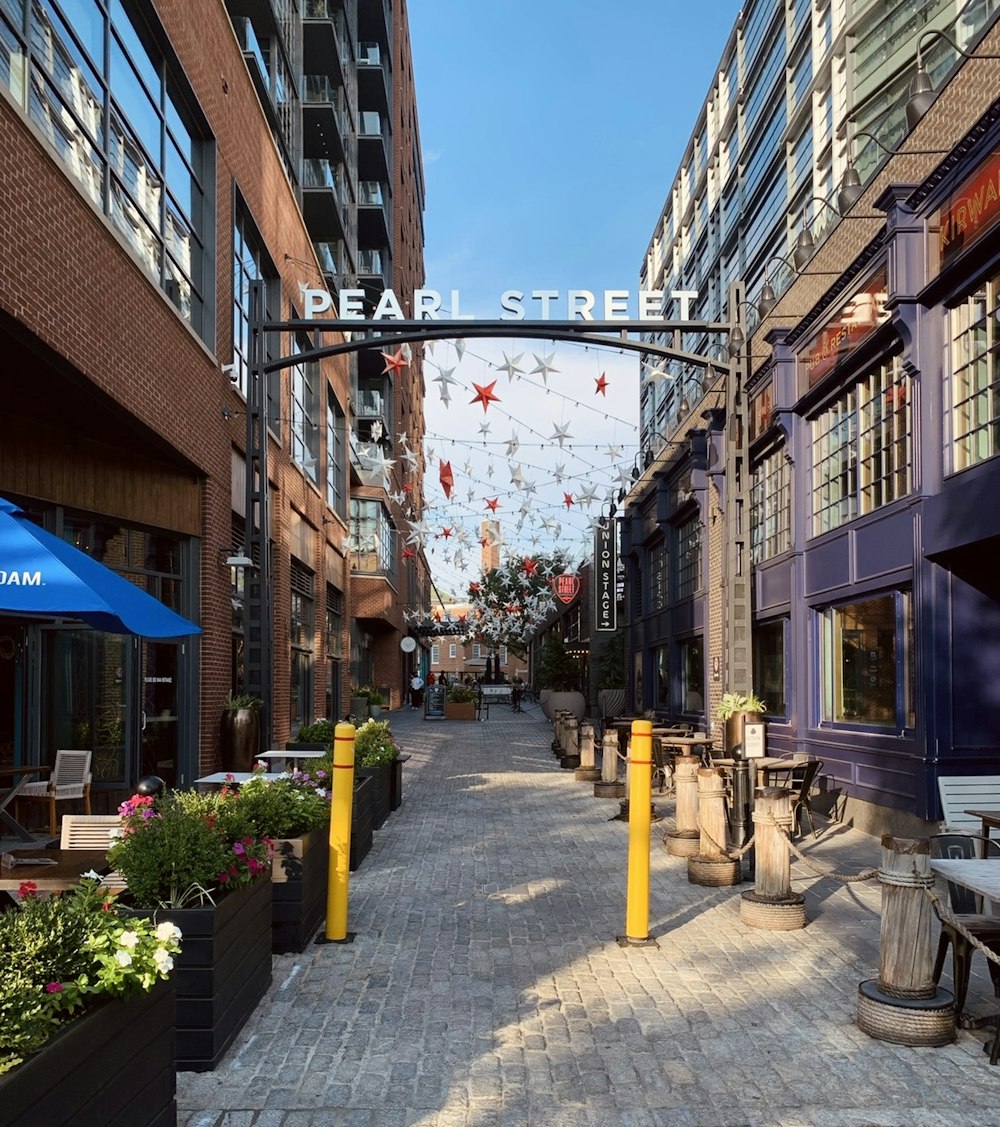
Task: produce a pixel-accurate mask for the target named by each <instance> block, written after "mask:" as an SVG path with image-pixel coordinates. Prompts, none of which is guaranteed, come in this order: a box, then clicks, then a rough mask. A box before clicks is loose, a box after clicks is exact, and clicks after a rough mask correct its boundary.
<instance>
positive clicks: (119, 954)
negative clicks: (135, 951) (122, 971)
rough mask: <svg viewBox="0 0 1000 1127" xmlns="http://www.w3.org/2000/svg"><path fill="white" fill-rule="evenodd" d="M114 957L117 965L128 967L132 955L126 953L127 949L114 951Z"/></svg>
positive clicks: (130, 963)
mask: <svg viewBox="0 0 1000 1127" xmlns="http://www.w3.org/2000/svg"><path fill="white" fill-rule="evenodd" d="M115 959H116V961H117V962H118V965H119V966H123V967H128V966H131V965H132V956H131V955H130V954H129V953H128V951H121V950H118V951H116V952H115Z"/></svg>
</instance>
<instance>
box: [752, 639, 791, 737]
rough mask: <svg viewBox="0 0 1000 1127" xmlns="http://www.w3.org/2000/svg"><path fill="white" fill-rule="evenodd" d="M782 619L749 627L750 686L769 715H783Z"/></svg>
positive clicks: (783, 647) (784, 692)
mask: <svg viewBox="0 0 1000 1127" xmlns="http://www.w3.org/2000/svg"><path fill="white" fill-rule="evenodd" d="M786 621H787V620H786V619H783V618H779V619H778V620H777V621H775V622H761V623H756V624H755V625H754V628H753V683H754V689H755V690H756V692H757V695H758V696H759V697H760V698H761V699H762V700H763V701H764V704H765V705H766V706H767V713H768V715H769V716H787V715H788V705H787V687H786V674H785V624H786Z"/></svg>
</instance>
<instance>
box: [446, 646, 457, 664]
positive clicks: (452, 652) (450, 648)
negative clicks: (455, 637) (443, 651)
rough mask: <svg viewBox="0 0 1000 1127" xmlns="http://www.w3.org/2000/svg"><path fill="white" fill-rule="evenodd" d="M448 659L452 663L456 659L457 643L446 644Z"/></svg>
mask: <svg viewBox="0 0 1000 1127" xmlns="http://www.w3.org/2000/svg"><path fill="white" fill-rule="evenodd" d="M448 657H449V658H450V659H451V660H452V661H454V660H455V658H456V657H458V643H457V642H450V643H449V644H448Z"/></svg>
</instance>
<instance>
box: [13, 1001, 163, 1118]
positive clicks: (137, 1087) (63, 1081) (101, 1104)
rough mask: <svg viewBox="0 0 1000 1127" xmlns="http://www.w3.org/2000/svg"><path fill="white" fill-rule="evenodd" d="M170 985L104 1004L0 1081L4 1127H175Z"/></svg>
mask: <svg viewBox="0 0 1000 1127" xmlns="http://www.w3.org/2000/svg"><path fill="white" fill-rule="evenodd" d="M174 1015H175V996H174V990H173V985H172V983H169V982H158V983H157V984H156V986H154V987H153V989H152V991H151V992H150V993H148V994H141V995H139V996H138V997H136V998H129V999H127V1000H125V1001H123V1000H120V999H118V998H113V999H109V1000H108V1001H106V1002H102V1003H101V1004H100V1005H98V1006H95V1007H94V1008H93V1009H90V1010H86V1011H85V1012H84V1013H82V1014H81V1015H80V1016H79V1017H77V1018H76V1019H75V1020H73V1021H71V1022H70V1023H69V1024H68V1025H66V1026H64V1027H63V1028H62V1029H60V1030H59V1032H58V1033H57V1034H56V1035H55V1036H54V1037H53V1038H52V1040H51V1041H49V1043H48V1044H47V1045H44V1046H43V1047H42V1048H41V1049H40V1050H39V1051H38V1052H37V1053H33V1054H32V1055H31V1056H30V1057H29V1058H28V1059H27V1060H26V1061H25V1062H24V1063H23V1064H21V1065H18V1067H17V1068H15V1069H13V1070H12V1071H11V1072H8V1073H5V1074H4V1075H3V1076H0V1109H2V1110H0V1120H2V1122H3V1123H4V1125H5V1127H42V1125H43V1124H44V1127H175V1125H176V1123H177V1101H176V1096H175V1093H176V1089H177V1074H176V1071H175V1068H174Z"/></svg>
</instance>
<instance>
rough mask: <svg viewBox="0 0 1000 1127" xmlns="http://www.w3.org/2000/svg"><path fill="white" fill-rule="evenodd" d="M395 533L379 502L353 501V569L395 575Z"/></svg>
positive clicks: (355, 499)
mask: <svg viewBox="0 0 1000 1127" xmlns="http://www.w3.org/2000/svg"><path fill="white" fill-rule="evenodd" d="M395 538H396V530H395V529H394V528H393V527H392V521H391V519H390V517H389V513H388V512H387V511H386V508H385V506H384V505H383V504H382V503H381V502H380V501H369V500H363V499H361V498H357V497H352V498H351V569H352V570H353V571H362V572H369V573H373V574H375V573H377V574H381V575H386V576H389V577H390V578H391V577H393V576H394V575H395V570H396V553H395Z"/></svg>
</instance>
